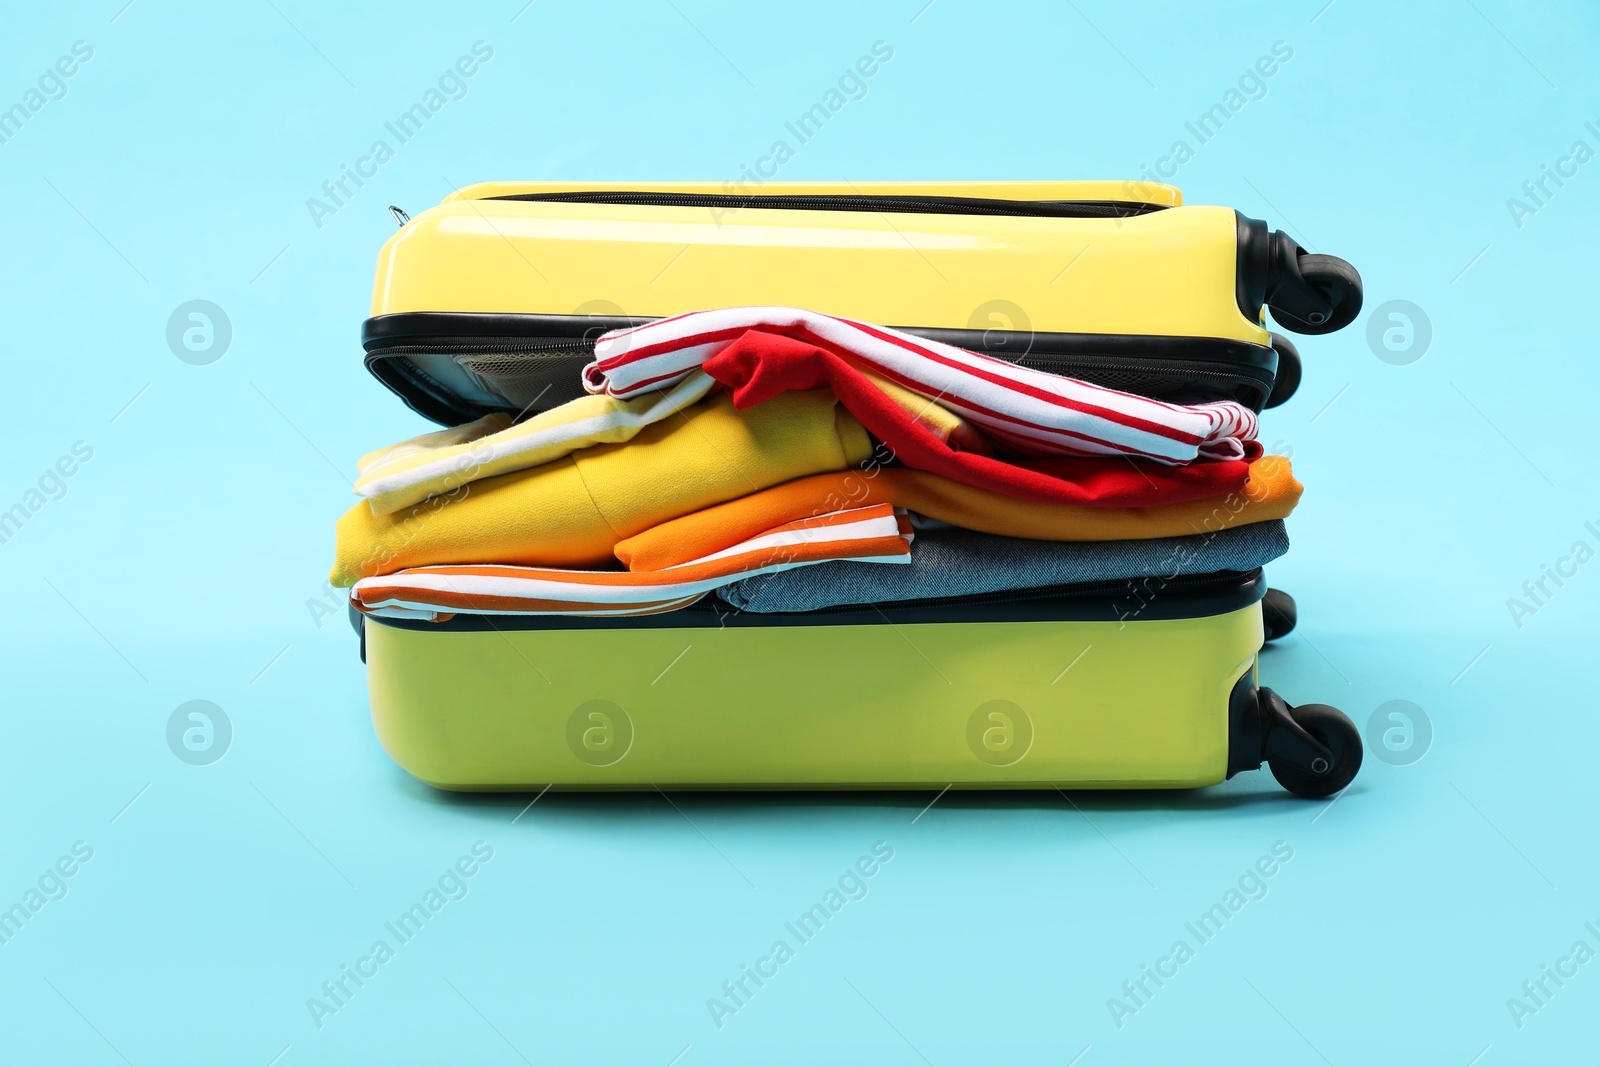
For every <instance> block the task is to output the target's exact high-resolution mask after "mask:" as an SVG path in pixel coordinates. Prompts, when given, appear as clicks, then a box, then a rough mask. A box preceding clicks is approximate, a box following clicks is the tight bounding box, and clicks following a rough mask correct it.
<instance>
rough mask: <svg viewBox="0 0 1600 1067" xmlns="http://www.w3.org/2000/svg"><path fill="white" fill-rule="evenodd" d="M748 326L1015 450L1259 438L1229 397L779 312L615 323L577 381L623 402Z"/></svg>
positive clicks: (1231, 454)
mask: <svg viewBox="0 0 1600 1067" xmlns="http://www.w3.org/2000/svg"><path fill="white" fill-rule="evenodd" d="M752 330H756V331H762V332H766V333H773V334H780V335H783V336H786V337H792V338H795V339H797V340H802V341H805V342H807V343H809V344H812V345H815V346H817V347H819V348H823V349H826V350H828V351H830V352H833V353H835V354H837V355H839V356H841V357H842V358H844V359H845V360H847V361H849V362H852V363H855V364H856V365H858V366H860V367H863V368H865V369H867V370H870V371H872V372H873V373H876V374H879V375H881V376H883V377H884V378H887V379H888V380H890V381H892V382H895V383H897V384H899V385H901V386H903V387H904V388H906V389H909V390H911V391H912V392H915V393H917V394H919V395H921V396H925V397H928V398H929V399H932V400H936V401H938V403H939V404H940V405H942V406H944V407H946V408H948V409H950V410H952V411H954V412H956V413H958V414H960V415H963V416H965V417H966V418H967V419H969V420H971V422H973V423H974V424H976V425H978V426H980V427H981V428H982V429H983V430H984V432H986V433H987V434H989V435H990V436H991V437H992V438H993V439H994V440H995V442H996V443H997V444H999V445H1001V446H1002V447H1003V449H1004V450H1005V451H1006V452H1009V453H1011V454H1013V455H1017V456H1035V457H1049V456H1132V457H1137V458H1143V459H1149V460H1153V461H1155V462H1158V463H1164V464H1169V465H1173V466H1179V465H1183V464H1187V463H1192V462H1195V461H1196V460H1227V459H1240V458H1243V457H1244V456H1245V455H1246V448H1245V445H1246V442H1249V441H1253V440H1254V439H1255V435H1256V427H1257V423H1256V415H1255V412H1253V411H1251V410H1250V409H1249V408H1247V407H1245V406H1244V405H1243V404H1240V403H1237V402H1236V401H1232V400H1222V401H1215V402H1211V403H1205V404H1171V403H1167V402H1165V401H1161V400H1154V399H1151V398H1149V397H1143V396H1138V395H1136V394H1133V393H1124V392H1120V391H1118V390H1115V389H1107V388H1104V387H1102V386H1098V385H1093V384H1090V383H1089V382H1084V381H1080V380H1078V379H1075V378H1066V377H1062V376H1060V375H1055V374H1049V373H1046V372H1044V371H1039V370H1033V369H1031V368H1029V367H1022V366H1017V365H1016V364H1012V363H1007V362H1006V361H1005V360H1001V359H995V358H993V357H991V356H985V355H981V354H979V353H977V352H971V351H968V350H967V349H964V348H956V347H955V346H953V345H947V344H941V343H940V342H938V341H929V340H924V339H922V338H919V337H913V336H911V335H909V334H905V333H901V332H900V331H898V330H892V329H889V328H887V327H883V326H873V325H870V324H868V323H863V322H855V321H853V320H850V319H842V318H837V317H835V316H832V315H823V314H819V313H817V312H814V311H804V310H801V309H799V308H786V307H742V308H723V309H719V310H715V311H694V312H688V313H686V314H683V315H675V316H672V317H671V318H665V319H660V320H658V321H656V322H652V323H648V324H646V325H643V326H635V327H632V328H630V329H623V330H614V331H612V332H611V333H608V334H606V335H605V336H604V337H602V338H601V339H600V341H599V343H598V344H596V346H595V358H594V361H593V362H592V363H590V364H589V365H588V366H587V367H585V368H584V372H583V377H584V387H585V388H586V389H588V391H589V392H591V393H601V394H605V395H608V396H614V397H619V398H622V399H629V398H632V397H636V396H639V395H641V394H644V393H648V392H651V391H652V390H660V389H666V388H669V387H670V386H672V385H674V384H676V383H677V382H679V381H681V380H682V379H683V378H685V377H686V376H687V375H689V374H690V373H692V372H693V371H694V370H696V369H697V368H699V367H700V366H701V365H702V364H704V363H706V362H707V361H708V360H711V359H712V358H713V357H715V356H716V355H717V354H718V353H719V352H721V351H722V350H723V349H725V348H727V347H728V346H729V345H731V344H732V343H733V342H734V341H735V340H737V339H738V338H740V337H741V336H744V335H745V334H746V333H747V332H749V331H752Z"/></svg>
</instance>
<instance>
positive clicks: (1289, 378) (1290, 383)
mask: <svg viewBox="0 0 1600 1067" xmlns="http://www.w3.org/2000/svg"><path fill="white" fill-rule="evenodd" d="M1272 348H1273V350H1274V351H1275V352H1277V353H1278V374H1277V377H1275V378H1273V379H1272V392H1271V393H1269V394H1268V395H1267V402H1266V403H1265V404H1263V405H1262V406H1263V407H1269V408H1275V407H1277V406H1278V405H1279V404H1281V403H1283V402H1284V401H1285V400H1288V399H1289V398H1290V397H1291V396H1294V391H1295V390H1296V389H1298V388H1300V373H1301V367H1300V350H1299V349H1298V348H1296V347H1295V346H1294V342H1293V341H1291V340H1289V339H1288V338H1287V337H1285V336H1283V334H1281V333H1277V332H1274V333H1273V334H1272Z"/></svg>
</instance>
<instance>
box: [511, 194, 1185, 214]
mask: <svg viewBox="0 0 1600 1067" xmlns="http://www.w3.org/2000/svg"><path fill="white" fill-rule="evenodd" d="M484 199H485V200H521V201H529V202H538V203H547V204H628V205H638V206H641V207H704V208H724V209H727V210H729V211H733V210H737V209H740V208H757V209H775V210H782V211H874V212H892V213H896V214H920V215H1012V216H1020V217H1024V218H1057V219H1126V218H1132V217H1133V216H1135V215H1147V214H1149V213H1150V212H1152V211H1163V210H1165V205H1162V204H1147V203H1144V202H1142V201H1138V200H1000V199H994V198H991V197H978V196H917V195H911V194H906V195H900V194H890V193H886V194H882V195H875V196H866V195H861V194H832V193H810V194H801V193H796V194H792V195H763V194H760V193H754V194H750V195H737V194H722V193H656V192H630V191H624V190H618V191H589V192H586V191H581V190H580V191H574V192H562V193H510V194H507V195H505V196H488V197H484Z"/></svg>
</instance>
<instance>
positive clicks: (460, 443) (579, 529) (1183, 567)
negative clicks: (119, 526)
mask: <svg viewBox="0 0 1600 1067" xmlns="http://www.w3.org/2000/svg"><path fill="white" fill-rule="evenodd" d="M583 387H584V389H585V390H586V392H587V393H589V394H590V395H587V396H583V397H580V398H579V399H576V400H573V401H571V402H569V403H566V404H563V405H561V406H560V407H556V408H553V409H551V410H548V411H544V412H541V413H539V414H536V415H533V416H532V417H530V418H527V419H523V420H520V421H519V420H518V418H517V417H516V416H514V415H512V414H509V413H507V414H492V415H489V416H486V417H484V418H481V419H478V420H477V421H475V422H470V423H467V424H466V425H463V426H458V427H456V428H454V429H449V430H442V431H439V432H436V433H430V434H426V435H423V436H421V437H416V438H412V439H410V440H407V441H403V442H401V443H400V444H397V445H395V446H393V447H391V448H387V449H383V450H381V451H378V452H374V453H372V454H370V455H368V456H365V457H363V458H362V460H361V463H360V476H359V478H358V480H357V482H356V492H357V493H358V494H359V495H360V496H361V497H363V498H364V499H363V500H362V501H361V502H360V503H358V504H357V505H356V506H355V507H353V508H351V509H350V511H349V512H347V513H346V514H345V516H344V517H343V518H342V519H340V521H339V524H338V538H337V541H338V543H337V551H336V560H335V563H334V566H333V572H332V576H331V580H332V581H333V583H334V584H335V585H337V586H341V587H349V588H350V595H351V602H352V603H353V604H354V605H355V606H356V608H357V609H359V610H360V611H362V612H365V613H368V614H372V615H378V616H385V617H391V618H407V619H423V620H442V619H446V618H449V617H450V616H452V615H454V614H456V613H471V614H518V613H527V614H597V615H636V614H647V613H654V612H663V611H672V610H676V609H679V608H683V607H686V606H688V605H690V604H692V603H695V602H696V601H699V600H701V599H702V598H704V597H705V596H707V595H708V594H711V595H714V596H716V597H718V598H719V599H720V600H721V601H722V602H723V603H724V604H726V605H727V606H729V607H730V608H732V609H737V610H742V611H751V612H802V611H812V610H818V609H821V608H828V607H837V606H842V605H864V604H881V603H889V602H904V601H916V600H925V599H932V598H946V597H964V596H976V595H981V594H993V593H1005V592H1011V591H1015V590H1036V589H1045V588H1049V587H1055V586H1064V585H1083V584H1086V583H1089V584H1092V583H1104V582H1114V581H1126V580H1129V579H1143V578H1161V579H1167V578H1171V577H1176V576H1177V575H1185V574H1206V573H1214V572H1224V571H1226V572H1238V571H1249V570H1253V569H1255V568H1258V567H1260V566H1262V565H1263V564H1265V563H1267V562H1269V561H1270V560H1272V559H1275V558H1277V557H1278V556H1280V555H1282V554H1283V553H1284V552H1285V551H1286V550H1287V548H1288V542H1287V539H1286V536H1285V533H1284V528H1283V522H1282V520H1283V519H1284V518H1286V517H1287V516H1288V515H1289V513H1290V512H1291V511H1292V510H1293V509H1294V506H1295V504H1296V502H1297V501H1298V500H1299V497H1300V485H1299V483H1298V482H1296V481H1295V479H1294V476H1293V473H1292V471H1291V470H1290V467H1289V462H1288V460H1286V459H1284V458H1282V457H1277V456H1264V455H1263V454H1262V452H1261V448H1260V446H1259V445H1258V444H1257V443H1256V441H1255V434H1256V416H1255V413H1254V412H1253V411H1251V410H1250V409H1249V408H1248V407H1245V406H1244V405H1242V404H1239V403H1237V402H1235V401H1231V400H1230V401H1213V402H1208V403H1196V404H1177V403H1168V402H1165V401H1161V400H1155V399H1151V398H1148V397H1143V396H1138V395H1135V394H1131V393H1124V392H1118V391H1116V390H1112V389H1107V388H1103V387H1101V386H1097V385H1092V384H1089V383H1087V382H1083V381H1079V380H1076V379H1073V378H1066V377H1061V376H1058V375H1053V374H1048V373H1045V372H1043V371H1039V370H1034V369H1030V368H1028V367H1024V366H1019V365H1016V364H1012V363H1008V362H1005V361H1003V360H998V359H994V358H992V357H989V356H984V355H979V354H977V353H974V352H970V351H967V350H965V349H960V348H955V347H952V346H950V345H946V344H942V343H939V342H935V341H930V340H925V339H922V338H918V337H913V336H911V335H909V334H905V333H901V332H898V331H896V330H892V329H887V328H884V327H880V326H873V325H870V324H867V323H861V322H853V321H850V320H846V319H841V318H835V317H833V316H829V315H822V314H818V313H815V312H809V311H803V310H797V309H794V308H780V307H747V308H727V309H720V310H713V311H699V312H691V313H688V314H684V315H677V316H674V317H671V318H666V319H661V320H657V321H655V322H651V323H648V324H646V325H643V326H637V327H634V328H631V329H625V330H618V331H614V332H612V333H609V334H606V335H605V336H604V337H603V338H601V340H600V341H599V342H598V344H597V345H596V347H595V357H594V359H593V361H592V362H591V363H589V365H588V366H587V367H585V368H584V371H583Z"/></svg>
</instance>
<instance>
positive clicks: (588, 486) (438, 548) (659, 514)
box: [329, 389, 872, 587]
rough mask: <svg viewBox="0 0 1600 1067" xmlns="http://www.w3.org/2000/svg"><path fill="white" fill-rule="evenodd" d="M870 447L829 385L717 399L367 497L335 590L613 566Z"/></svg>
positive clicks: (348, 518) (346, 526) (343, 524)
mask: <svg viewBox="0 0 1600 1067" xmlns="http://www.w3.org/2000/svg"><path fill="white" fill-rule="evenodd" d="M871 451H872V442H871V441H870V440H869V439H868V437H867V433H866V431H865V430H863V429H862V428H861V424H860V423H858V422H857V421H856V420H855V418H854V417H853V416H851V414H850V413H849V412H847V411H845V410H844V408H842V407H840V406H839V405H838V402H837V400H836V399H835V398H834V395H833V394H832V393H831V392H829V391H828V390H825V389H814V390H810V391H807V392H795V393H784V394H782V395H780V396H776V397H773V398H772V399H771V400H768V401H766V402H765V403H762V404H757V405H756V406H754V407H752V408H750V409H748V410H746V411H735V410H734V408H733V402H732V401H731V400H730V399H729V398H728V396H727V395H726V394H720V395H717V396H714V397H711V398H710V399H707V400H704V401H701V402H700V403H698V404H696V405H694V406H693V407H690V408H688V409H686V410H684V411H681V412H678V413H676V414H674V415H673V416H672V417H670V418H668V419H666V420H664V421H662V422H658V423H655V424H653V425H650V426H647V427H645V428H644V429H643V430H641V431H640V432H639V433H638V435H637V436H636V437H634V438H633V440H632V441H630V442H628V443H626V444H609V445H594V446H591V447H589V448H583V449H579V450H578V451H576V452H573V453H572V454H571V455H568V456H563V457H561V458H559V459H554V460H551V461H549V462H547V463H543V464H540V465H539V466H537V467H533V468H531V469H529V470H523V471H517V472H514V473H511V474H503V475H499V476H497V477H493V478H484V479H481V480H478V481H473V482H469V483H467V484H465V485H461V486H458V487H457V488H456V489H454V490H453V491H452V492H449V493H446V494H443V495H440V496H434V497H430V498H429V499H427V500H424V501H423V502H422V503H420V504H417V505H415V506H413V507H410V508H407V509H405V510H402V511H396V512H393V513H391V514H387V515H374V514H373V513H372V508H371V507H370V506H369V505H368V504H367V502H366V501H362V502H360V503H358V504H356V505H355V506H354V507H353V508H351V509H350V510H349V511H347V512H345V514H344V517H343V518H341V519H340V520H339V524H338V529H337V545H336V549H335V559H334V565H333V570H332V573H331V574H330V576H329V580H330V581H331V582H332V583H333V584H334V585H336V586H341V587H343V586H350V585H354V584H355V583H356V581H357V580H358V579H361V578H366V577H370V576H372V575H377V574H390V573H393V572H394V571H397V570H401V569H403V568H406V567H420V566H427V565H429V564H442V563H525V564H531V565H538V566H549V567H593V566H599V565H602V564H607V563H611V564H614V563H615V562H616V557H615V556H614V555H613V554H612V549H613V548H614V547H615V545H616V543H617V542H618V541H620V540H622V539H623V538H625V537H631V536H633V535H634V534H637V533H640V532H641V531H643V530H647V529H649V528H650V527H652V526H655V525H657V524H659V523H662V522H665V521H667V520H668V519H674V518H677V517H678V516H680V515H687V514H689V513H690V512H694V511H699V510H700V509H702V508H706V507H710V506H711V505H714V504H720V503H722V502H724V501H727V500H733V499H735V498H737V497H741V496H745V495H748V494H750V493H754V492H759V491H760V490H762V489H766V488H768V487H770V486H774V485H778V484H780V483H782V482H786V481H789V480H791V479H793V478H802V477H805V476H807V475H811V474H818V473H822V472H826V471H840V470H845V469H846V468H849V467H851V466H853V465H855V464H857V463H860V462H862V461H863V460H865V459H866V458H867V457H868V456H869V455H870V454H871Z"/></svg>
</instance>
